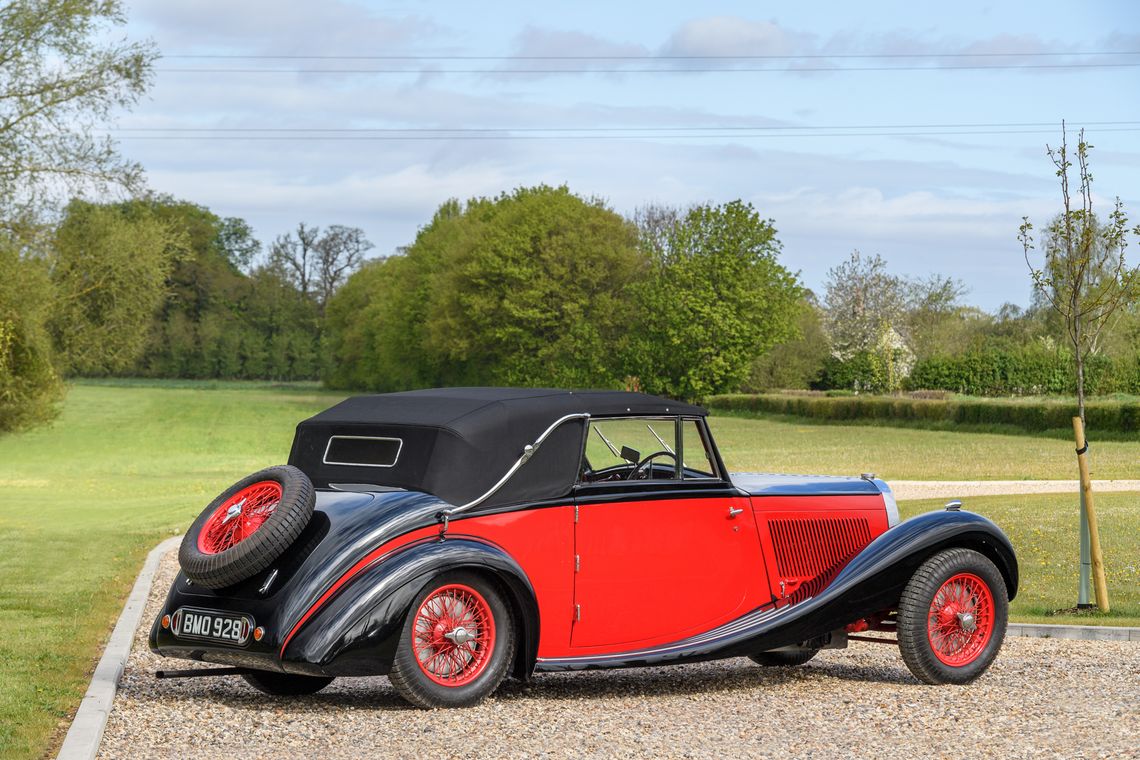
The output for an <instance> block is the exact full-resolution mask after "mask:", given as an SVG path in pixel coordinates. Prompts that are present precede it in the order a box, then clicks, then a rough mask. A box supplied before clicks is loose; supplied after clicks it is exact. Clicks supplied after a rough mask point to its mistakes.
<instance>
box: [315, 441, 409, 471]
mask: <svg viewBox="0 0 1140 760" xmlns="http://www.w3.org/2000/svg"><path fill="white" fill-rule="evenodd" d="M337 439H341V440H354V441H395V442H396V443H398V444H400V445H399V446H397V447H396V456H394V457H392V464H364V463H363V462H330V461H329V449H331V448H332V442H333V441H334V440H337ZM403 450H404V439H403V438H391V437H388V436H376V435H330V436H329V442H328V443H326V444H325V453H324V455H323V456H322V457H321V462H322V463H324V464H337V465H343V466H345V467H395V466H396V462H398V461H400V452H401V451H403Z"/></svg>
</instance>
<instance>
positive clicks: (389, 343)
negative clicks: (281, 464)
mask: <svg viewBox="0 0 1140 760" xmlns="http://www.w3.org/2000/svg"><path fill="white" fill-rule="evenodd" d="M644 272H645V258H644V257H643V256H642V255H641V253H640V252H639V250H638V248H637V239H636V232H635V230H634V228H633V227H632V225H630V224H629V223H628V222H626V221H625V220H624V219H622V218H621V217H620V216H619V215H617V214H615V213H614V212H613V211H612V210H610V209H609V208H607V207H606V206H605V204H603V203H602V202H601V201H598V200H588V199H583V198H580V197H578V196H576V195H574V194H573V193H571V192H570V191H569V189H567V188H566V187H557V188H554V187H547V186H539V187H531V188H519V189H517V190H514V191H513V192H510V193H504V194H502V195H499V196H497V197H495V198H475V199H472V200H470V201H468V202H467V203H460V202H459V201H455V200H452V201H448V202H446V203H444V204H443V205H442V206H441V207H440V208H439V209H438V210H437V211H436V213H435V214H434V216H433V217H432V219H431V221H430V222H429V223H428V224H427V225H425V226H424V227H423V228H421V229H420V231H419V233H418V234H417V235H416V239H415V241H414V242H413V243H412V244H411V245H409V246H408V247H407V248H406V249H404V250H403V251H402V252H401V253H400V254H399V255H396V256H391V257H389V258H387V259H383V260H380V261H373V262H369V263H368V264H367V265H366V266H364V267H363V268H362V269H361V270H360V271H358V272H357V273H355V274H354V275H352V276H351V277H350V278H349V279H348V281H347V283H346V284H345V285H344V287H343V288H341V289H340V290H339V291H338V292H337V293H336V295H334V296H333V298H332V300H331V301H330V302H329V306H328V320H329V321H328V324H327V333H326V341H327V342H326V345H327V347H328V349H329V360H328V362H327V364H326V375H325V377H326V381H327V382H329V383H330V384H332V385H336V386H339V387H346V386H347V387H358V388H367V389H371V390H402V389H406V388H412V387H423V386H429V385H462V384H469V385H523V386H530V385H555V386H570V387H618V386H620V385H621V381H622V376H623V375H622V372H623V364H622V359H621V355H622V346H623V344H624V341H625V339H626V336H627V335H628V334H629V333H630V331H631V330H632V329H633V327H632V320H633V315H634V309H635V306H634V304H633V303H632V300H631V298H630V297H629V295H628V290H627V289H628V288H629V287H630V286H631V285H632V284H633V283H634V282H636V281H637V280H638V279H639V278H640V277H642V276H644Z"/></svg>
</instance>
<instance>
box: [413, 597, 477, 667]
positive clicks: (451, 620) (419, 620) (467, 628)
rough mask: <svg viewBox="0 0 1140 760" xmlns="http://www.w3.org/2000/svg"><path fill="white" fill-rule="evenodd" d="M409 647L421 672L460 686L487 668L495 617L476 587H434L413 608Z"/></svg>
mask: <svg viewBox="0 0 1140 760" xmlns="http://www.w3.org/2000/svg"><path fill="white" fill-rule="evenodd" d="M412 631H413V638H412V651H413V652H415V655H416V662H417V663H418V664H419V666H420V670H422V671H423V673H424V675H426V676H427V677H428V678H430V679H431V680H432V681H435V682H436V683H438V684H440V685H441V686H463V685H465V684H469V683H471V682H472V681H474V680H475V679H476V678H478V677H479V676H480V675H481V674H482V673H483V671H484V670H486V669H487V663H488V662H489V661H490V659H491V652H493V651H494V648H495V618H494V616H493V615H492V614H491V607H490V605H489V604H487V600H486V599H484V598H483V595H482V594H480V593H479V592H478V591H476V590H475V589H473V588H471V587H470V586H464V585H462V584H458V583H453V584H449V585H447V586H442V587H440V588H438V589H436V590H435V591H433V592H432V593H431V594H430V595H429V596H428V598H427V599H425V600H424V601H423V603H422V604H421V605H420V608H419V609H418V610H417V611H416V616H415V619H414V621H413V623H412Z"/></svg>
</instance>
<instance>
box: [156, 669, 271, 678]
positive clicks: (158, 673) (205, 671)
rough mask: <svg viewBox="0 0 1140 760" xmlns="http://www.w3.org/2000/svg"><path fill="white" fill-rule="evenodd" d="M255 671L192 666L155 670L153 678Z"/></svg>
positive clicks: (201, 676)
mask: <svg viewBox="0 0 1140 760" xmlns="http://www.w3.org/2000/svg"><path fill="white" fill-rule="evenodd" d="M254 672H256V671H254V670H250V669H249V668H194V669H193V670H156V671H154V677H155V678H208V677H209V676H241V675H245V674H246V673H254Z"/></svg>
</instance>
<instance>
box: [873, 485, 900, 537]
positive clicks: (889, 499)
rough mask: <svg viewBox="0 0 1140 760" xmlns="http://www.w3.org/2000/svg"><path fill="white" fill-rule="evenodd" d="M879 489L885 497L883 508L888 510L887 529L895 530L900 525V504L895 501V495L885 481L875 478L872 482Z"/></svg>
mask: <svg viewBox="0 0 1140 760" xmlns="http://www.w3.org/2000/svg"><path fill="white" fill-rule="evenodd" d="M871 482H872V483H874V484H875V485H876V486H878V488H879V493H881V494H882V495H883V506H884V507H886V509H887V527H888V528H893V527H895V526H896V525H898V524H899V503H898V502H897V501H895V493H894V491H892V490H891V487H890V486H889V485H887V484H886V482H885V481H882V480H880V479H879V478H875V479H874V480H872V481H871Z"/></svg>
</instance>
